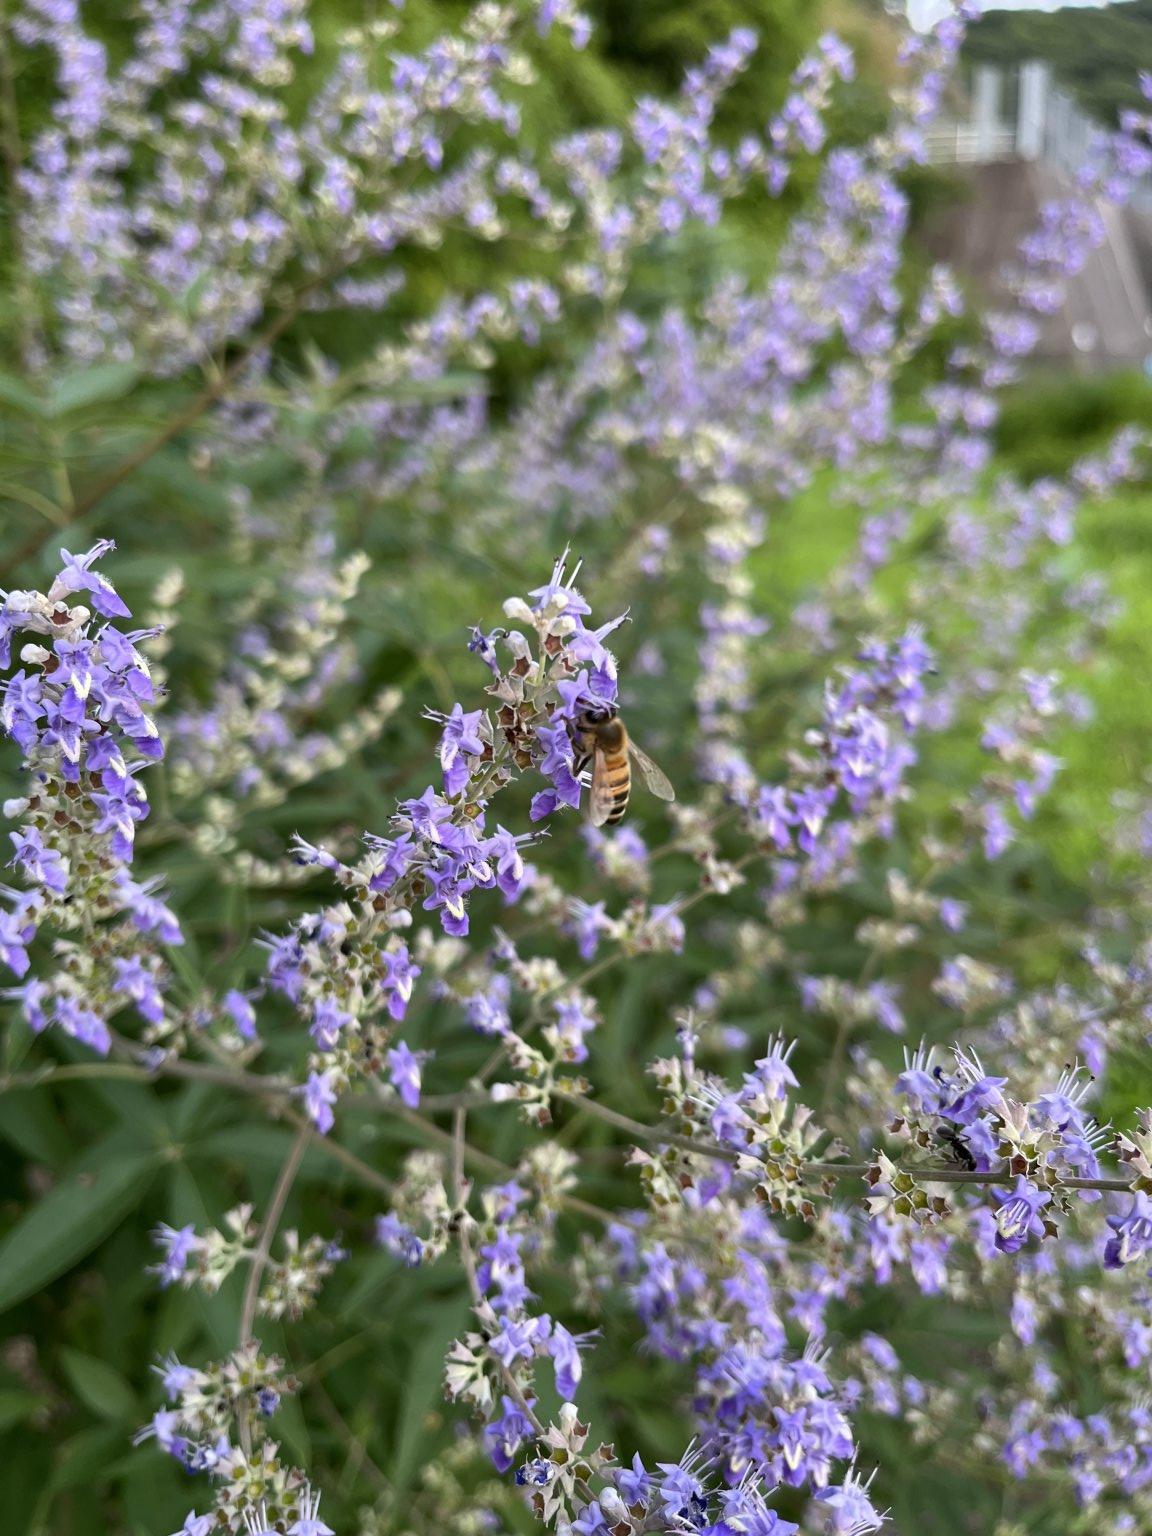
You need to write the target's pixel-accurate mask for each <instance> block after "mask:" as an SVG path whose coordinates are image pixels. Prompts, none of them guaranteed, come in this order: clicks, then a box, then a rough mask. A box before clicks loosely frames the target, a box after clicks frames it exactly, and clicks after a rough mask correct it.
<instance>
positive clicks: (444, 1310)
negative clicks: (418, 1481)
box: [389, 1296, 469, 1498]
mask: <svg viewBox="0 0 1152 1536" xmlns="http://www.w3.org/2000/svg"><path fill="white" fill-rule="evenodd" d="M468 1314H469V1307H468V1302H467V1300H466V1298H465V1297H463V1296H458V1297H455V1298H453V1300H452V1301H449V1302H445V1303H443V1304H442V1305H441V1306H439V1307H436V1308H435V1309H433V1310H431V1311H429V1312H426V1313H424V1314H423V1315H422V1316H421V1318H420V1334H419V1337H420V1343H419V1344H418V1345H417V1347H416V1349H415V1351H414V1352H413V1355H412V1359H411V1362H410V1364H409V1367H408V1380H407V1382H406V1384H405V1387H404V1393H403V1396H402V1398H401V1401H402V1403H403V1404H404V1411H403V1413H402V1414H401V1415H400V1424H399V1430H398V1433H397V1436H396V1449H395V1451H394V1452H393V1456H392V1468H391V1476H390V1478H389V1481H390V1482H391V1484H392V1490H393V1493H394V1494H395V1496H396V1497H397V1498H399V1497H400V1496H401V1495H402V1494H403V1493H404V1491H405V1489H406V1488H407V1486H408V1482H409V1480H410V1478H411V1476H412V1474H413V1472H414V1471H415V1470H416V1466H417V1463H418V1461H419V1459H420V1449H421V1444H422V1442H423V1441H424V1439H425V1436H426V1435H427V1427H426V1425H425V1423H424V1420H425V1417H426V1416H427V1413H428V1410H429V1409H430V1408H431V1407H432V1405H433V1403H435V1402H439V1400H440V1398H441V1396H442V1394H443V1385H442V1383H443V1374H442V1373H443V1369H444V1356H445V1355H446V1354H447V1353H448V1346H449V1344H451V1342H452V1340H453V1339H454V1338H456V1336H457V1334H459V1333H460V1332H461V1331H462V1330H463V1329H464V1328H465V1327H466V1326H467V1322H468Z"/></svg>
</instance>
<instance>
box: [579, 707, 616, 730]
mask: <svg viewBox="0 0 1152 1536" xmlns="http://www.w3.org/2000/svg"><path fill="white" fill-rule="evenodd" d="M618 713H619V711H618V710H617V708H616V706H615V704H590V705H588V706H587V707H586V708H585V709H582V710H580V712H579V713H578V714H577V716H576V729H577V730H578V731H592V730H595V729H596V727H597V726H598V725H607V724H608V722H609V720H615V718H616V716H617V714H618Z"/></svg>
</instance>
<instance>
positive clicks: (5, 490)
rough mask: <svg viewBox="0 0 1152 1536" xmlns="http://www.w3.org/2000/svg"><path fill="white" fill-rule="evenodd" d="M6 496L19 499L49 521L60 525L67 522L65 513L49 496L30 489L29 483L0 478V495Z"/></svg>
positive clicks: (14, 499)
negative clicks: (23, 483)
mask: <svg viewBox="0 0 1152 1536" xmlns="http://www.w3.org/2000/svg"><path fill="white" fill-rule="evenodd" d="M3 496H6V497H7V498H8V500H9V501H19V502H21V503H22V504H23V505H24V506H26V507H31V508H32V510H33V512H39V514H40V516H41V517H46V518H47V519H48V521H49V522H50V523H58V524H60V525H61V526H63V525H64V523H66V522H67V518H66V516H65V514H64V513H63V512H62V511H61V509H60V508H59V507H58V506H57V505H56V503H55V502H54V501H52V500H51V499H50V498H49V497H47V496H44V495H42V494H41V493H40V492H39V491H35V490H33V489H32V487H31V486H30V485H20V484H19V483H18V482H17V481H15V480H0V497H3Z"/></svg>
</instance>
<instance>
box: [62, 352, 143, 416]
mask: <svg viewBox="0 0 1152 1536" xmlns="http://www.w3.org/2000/svg"><path fill="white" fill-rule="evenodd" d="M139 378H140V370H139V368H137V367H136V365H135V363H99V364H97V366H96V367H95V368H84V369H81V370H80V372H78V373H70V374H69V375H68V376H67V378H64V379H61V381H60V383H59V384H57V386H56V388H55V389H54V390H53V391H52V397H51V400H50V402H49V406H48V414H49V415H50V416H67V415H69V414H70V413H71V412H72V411H80V410H83V409H84V407H85V406H89V405H109V404H111V402H112V401H113V400H120V399H122V398H123V396H124V395H126V394H127V393H128V391H129V390H130V389H132V388H133V387H134V386H135V384H136V382H137V381H138V379H139Z"/></svg>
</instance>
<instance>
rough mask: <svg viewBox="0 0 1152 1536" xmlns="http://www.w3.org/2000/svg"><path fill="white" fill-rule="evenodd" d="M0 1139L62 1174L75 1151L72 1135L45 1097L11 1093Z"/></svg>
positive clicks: (0, 1120) (1, 1112) (1, 1116)
mask: <svg viewBox="0 0 1152 1536" xmlns="http://www.w3.org/2000/svg"><path fill="white" fill-rule="evenodd" d="M0 1137H3V1139H4V1140H5V1141H7V1142H10V1143H11V1145H12V1146H14V1147H15V1148H16V1149H17V1150H18V1151H20V1152H23V1154H24V1156H25V1157H30V1158H34V1159H35V1161H36V1162H38V1163H46V1164H47V1165H48V1167H49V1168H52V1169H54V1170H55V1171H57V1172H59V1170H60V1169H61V1168H66V1167H67V1166H68V1162H69V1159H70V1156H71V1153H72V1150H73V1147H72V1143H71V1140H70V1138H69V1136H68V1132H67V1131H66V1130H65V1129H64V1125H63V1123H62V1122H61V1120H60V1117H59V1115H58V1114H57V1113H56V1110H55V1108H54V1107H53V1104H52V1101H51V1099H50V1098H49V1097H48V1096H47V1095H45V1094H43V1093H30V1092H28V1091H27V1090H24V1089H10V1090H9V1091H8V1092H7V1093H6V1094H5V1095H4V1103H3V1107H2V1108H0Z"/></svg>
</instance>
